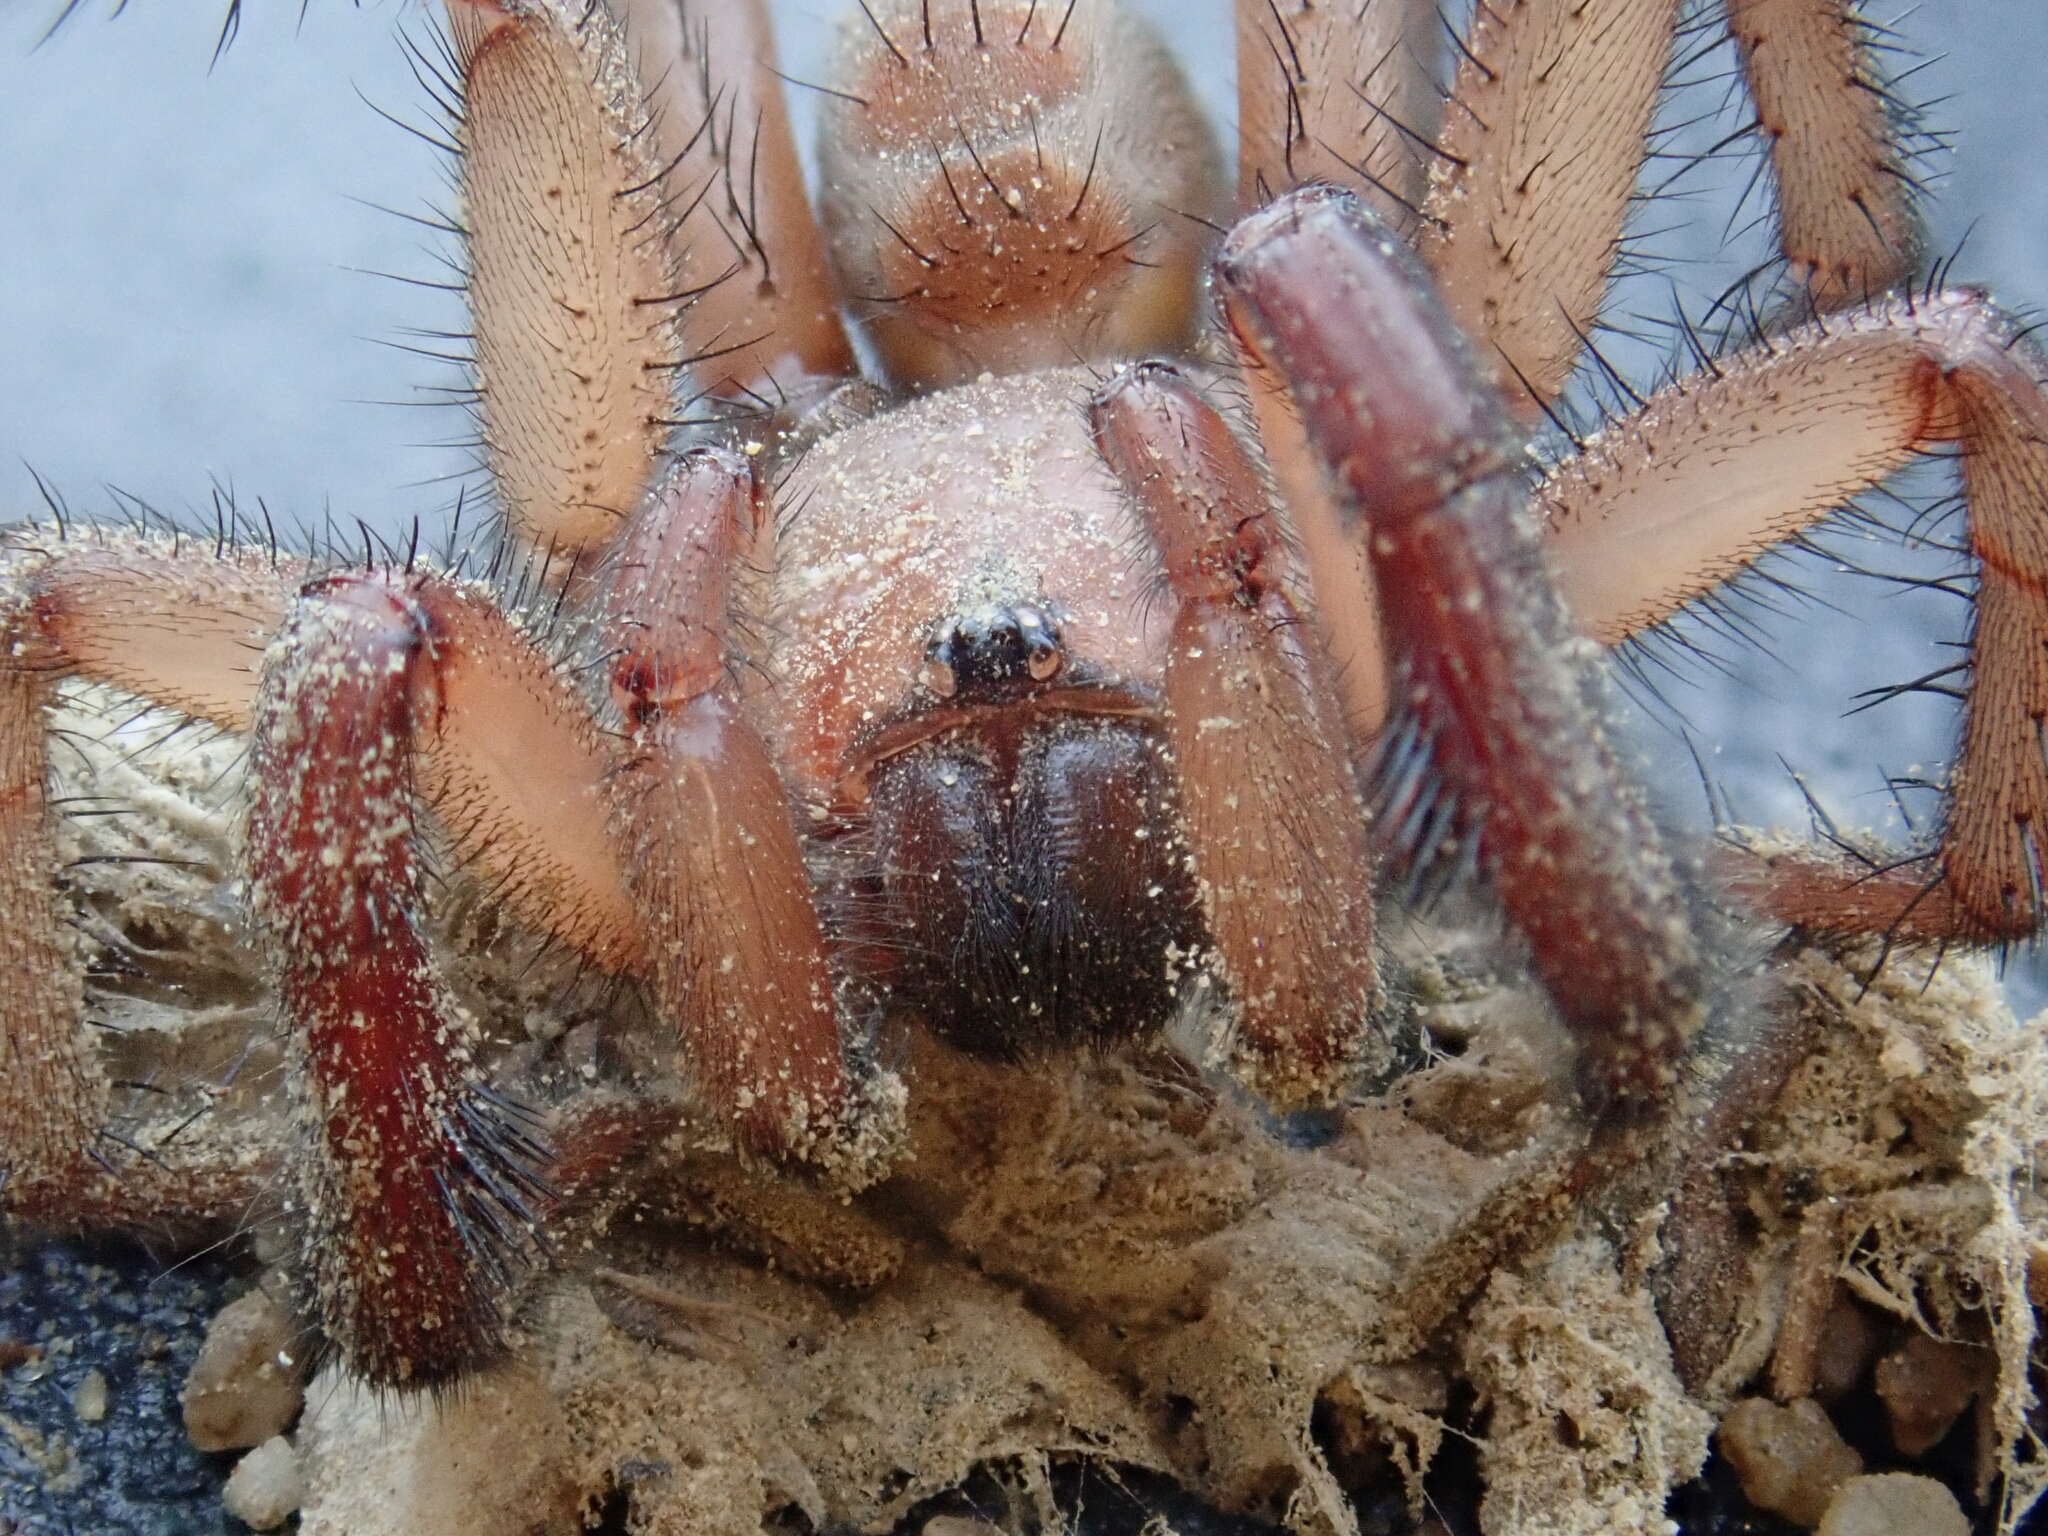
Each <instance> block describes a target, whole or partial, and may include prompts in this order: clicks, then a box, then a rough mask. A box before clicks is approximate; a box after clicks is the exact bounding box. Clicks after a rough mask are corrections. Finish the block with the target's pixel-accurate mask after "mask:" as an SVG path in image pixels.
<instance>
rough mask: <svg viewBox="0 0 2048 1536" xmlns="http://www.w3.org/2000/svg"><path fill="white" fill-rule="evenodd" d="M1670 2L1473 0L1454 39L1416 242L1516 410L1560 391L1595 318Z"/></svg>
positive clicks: (1646, 123)
mask: <svg viewBox="0 0 2048 1536" xmlns="http://www.w3.org/2000/svg"><path fill="white" fill-rule="evenodd" d="M1677 12H1678V6H1677V0H1516V3H1513V4H1508V5H1480V6H1479V7H1478V8H1477V9H1476V11H1475V12H1474V15H1473V20H1472V26H1471V29H1470V31H1469V32H1468V33H1467V35H1466V36H1465V38H1464V40H1463V42H1462V44H1461V45H1460V50H1459V52H1460V63H1459V68H1458V72H1457V79H1456V82H1455V84H1454V86H1453V87H1452V94H1451V101H1450V104H1449V107H1448V109H1447V110H1446V113H1445V119H1444V132H1443V137H1442V140H1441V142H1440V143H1439V145H1438V155H1439V160H1438V163H1437V168H1436V174H1435V175H1434V177H1433V178H1432V181H1431V185H1430V191H1429V197H1428V200H1427V202H1426V203H1425V204H1424V207H1423V227H1422V234H1421V240H1420V243H1419V247H1418V249H1419V250H1420V252H1421V255H1422V258H1423V261H1424V262H1425V263H1426V264H1427V265H1428V267H1429V269H1430V270H1431V272H1432V273H1434V274H1435V277H1436V283H1437V290H1438V292H1440V293H1441V294H1442V295H1443V298H1444V302H1445V304H1446V305H1448V306H1449V308H1450V311H1451V315H1452V317H1453V318H1454V319H1456V320H1457V322H1458V323H1459V324H1460V326H1462V327H1463V329H1464V331H1465V333H1466V334H1467V335H1468V336H1471V337H1473V338H1475V340H1476V341H1477V343H1478V345H1479V348H1480V351H1481V354H1482V356H1481V359H1480V364H1481V366H1482V368H1484V369H1486V370H1488V371H1489V372H1492V373H1494V375H1495V378H1496V382H1497V383H1499V384H1501V385H1502V387H1503V392H1504V393H1505V394H1506V395H1507V396H1508V399H1509V403H1510V406H1511V408H1512V409H1513V410H1514V411H1515V412H1516V413H1517V414H1518V415H1520V416H1521V417H1522V419H1523V420H1524V421H1528V420H1531V419H1534V418H1535V417H1536V415H1537V414H1538V412H1539V411H1540V410H1541V408H1542V406H1543V405H1544V404H1546V403H1548V402H1549V401H1551V400H1553V399H1555V398H1556V396H1557V395H1558V393H1559V392H1560V391H1561V390H1562V389H1563V388H1564V385H1565V381H1566V380H1567V379H1568V378H1569V377H1570V375H1571V372H1572V370H1573V368H1574V367H1575V366H1576V365H1577V363H1578V359H1579V354H1580V352H1581V350H1582V349H1583V346H1584V338H1585V337H1586V335H1587V334H1588V333H1589V332H1590V330H1591V328H1592V326H1593V324H1594V322H1595V320H1596V319H1597V317H1598V315H1599V312H1600V306H1601V303H1602V300H1603V299H1604V298H1605V296H1606V293H1607V282H1608V276H1609V273H1610V271H1611V270H1612V268H1613V266H1614V262H1615V254H1616V251H1617V250H1618V249H1619V246H1620V242H1621V237H1622V229H1623V225H1624V223H1625V221H1626V219H1627V216H1628V210H1629V204H1630V201H1631V199H1632V197H1633V195H1634V193H1635V190H1636V177H1637V173H1638V170H1639V168H1640V166H1641V164H1642V158H1643V149H1644V145H1645V144H1646V143H1648V142H1649V130H1650V124H1651V119H1652V115H1653V113H1654V111H1655V108H1656V103H1657V93H1658V87H1659V85H1660V84H1661V82H1662V80H1663V77H1664V68H1665V63H1666V60H1667V59H1668V57H1669V55H1670V52H1671V37H1672V29H1673V27H1674V25H1675V24H1676V21H1677ZM1517 381H1519V382H1520V383H1521V385H1522V387H1521V388H1519V389H1517V388H1515V387H1514V386H1515V384H1516V382H1517Z"/></svg>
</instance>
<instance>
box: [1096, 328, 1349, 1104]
mask: <svg viewBox="0 0 2048 1536" xmlns="http://www.w3.org/2000/svg"><path fill="white" fill-rule="evenodd" d="M1092 409H1093V418H1094V426H1095V436H1096V441H1097V443H1098V444H1099V446H1100V447H1101V449H1102V454H1103V457H1104V458H1105V459H1106V460H1108V462H1109V465H1110V467H1111V469H1112V470H1113V471H1114V472H1115V473H1116V475H1117V477H1118V479H1119V480H1121V481H1122V483H1123V486H1124V490H1125V493H1126V494H1127V495H1128V496H1129V497H1130V498H1131V500H1132V501H1133V502H1134V503H1135V504H1136V505H1137V506H1138V508H1139V509H1140V510H1141V511H1142V513H1143V515H1144V518H1145V521H1146V524H1147V526H1148V527H1149V528H1150V530H1151V533H1152V537H1153V540H1154V542H1155V543H1156V544H1157V545H1158V546H1159V550H1160V555H1161V558H1162V560H1163V562H1164V564H1165V568H1166V573H1167V579H1168V580H1169V582H1171V584H1172V587H1173V591H1174V595H1175V597H1176V598H1177V599H1178V600H1179V603H1180V614H1179V618H1178V620H1177V622H1176V624H1175V626H1174V633H1173V649H1172V652H1171V654H1170V655H1169V657H1168V659H1167V664H1166V703H1167V730H1168V734H1169V738H1170V740H1171V742H1172V745H1173V754H1174V760H1175V762H1176V764H1177V766H1178V768H1179V773H1180V781H1181V795H1180V800H1181V814H1182V821H1183V824H1184V826H1185V828H1186V836H1187V840H1188V846H1189V849H1190V850H1191V852H1192V853H1193V856H1194V865H1195V872H1196V875H1197V878H1198V880H1199V882H1200V889H1201V899H1202V910H1203V916H1204V918H1205V919H1206V921H1207V924H1208V929H1209V935H1210V939H1211V941H1212V943H1213V944H1214V945H1215V948H1216V954H1217V958H1218V960H1219V961H1220V967H1219V968H1220V970H1221V971H1222V973H1223V976H1224V979H1225V980H1226V981H1227V983H1228V984H1229V987H1230V991H1231V996H1232V999H1233V1002H1234V1003H1235V1006H1236V1008H1237V1023H1236V1029H1235V1040H1234V1048H1233V1050H1232V1052H1231V1057H1230V1060H1229V1062H1228V1065H1229V1066H1230V1067H1231V1068H1232V1069H1233V1070H1234V1071H1235V1072H1236V1073H1237V1075H1238V1076H1240V1077H1241V1078H1242V1079H1244V1081H1245V1082H1246V1084H1247V1085H1248V1086H1249V1087H1251V1088H1252V1089H1253V1090H1255V1091H1256V1092H1258V1093H1259V1094H1261V1095H1262V1096H1263V1097H1265V1098H1266V1099H1267V1100H1268V1101H1270V1102H1272V1103H1273V1104H1275V1105H1276V1106H1279V1107H1284V1108H1293V1107H1296V1106H1298V1105H1301V1104H1305V1103H1311V1102H1328V1101H1329V1100H1330V1099H1331V1098H1333V1097H1335V1096H1336V1095H1337V1094H1339V1093H1341V1092H1342V1090H1343V1088H1344V1086H1345V1084H1346V1082H1347V1081H1348V1079H1349V1078H1350V1076H1351V1075H1352V1073H1353V1071H1354V1070H1355V1068H1356V1067H1357V1065H1358V1057H1359V1053H1360V1046H1361V1042H1362V1040H1363V1037H1364V1034H1365V1030H1366V1027H1367V1023H1368V1019H1369V1015H1370V1012H1371V1009H1372V1005H1373V1003H1374V1001H1375V999H1376V992H1377V977H1376V973H1375V968H1374V955H1373V923H1372V906H1373V867H1372V854H1371V849H1370V846H1369V843H1368V839H1367V833H1366V818H1365V809H1364V806H1363V805H1362V804H1361V803H1360V802H1359V798H1358V795H1357V792H1356V790H1355V788H1354V786H1353V782H1352V770H1351V753H1350V744H1349V740H1348V738H1347V736H1346V734H1345V731H1344V728H1343V724H1342V719H1341V711H1340V707H1339V705H1338V702H1337V699H1336V696H1335V694H1334V693H1333V692H1332V691H1331V689H1330V688H1329V686H1328V683H1327V680H1326V679H1325V677H1324V676H1323V668H1322V666H1321V664H1320V659H1319V658H1318V657H1316V656H1315V655H1314V654H1313V651H1312V648H1311V647H1310V646H1309V645H1308V644H1305V643H1304V640H1303V630H1302V628H1301V626H1300V624H1299V622H1298V616H1297V615H1296V613H1295V610H1294V605H1293V603H1292V602H1291V601H1290V600H1289V598H1288V596H1287V594H1286V592H1285V591H1284V590H1283V588H1282V586H1281V585H1280V574H1279V571H1278V569H1277V567H1278V566H1279V564H1280V563H1281V561H1280V551H1279V548H1278V545H1277V535H1276V533H1275V531H1274V529H1273V527H1272V524H1271V521H1270V519H1269V518H1268V517H1267V515H1266V501H1265V488H1264V486H1263V485H1262V484H1261V483H1260V480H1259V477H1258V474H1257V471H1256V470H1255V469H1254V468H1253V466H1252V464H1251V462H1250V460H1249V459H1248V458H1247V457H1246V455H1245V453H1244V450H1243V449H1242V448H1241V447H1240V446H1239V445H1238V443H1237V440H1236V439H1235V438H1234V437H1233V436H1232V435H1231V432H1230V429H1229V427H1228V426H1226V425H1225V424H1224V422H1223V420H1222V418H1221V417H1219V416H1218V415H1217V414H1216V412H1215V411H1214V410H1213V409H1211V408H1210V407H1209V406H1208V405H1206V404H1205V403H1204V402H1203V401H1202V399H1201V397H1200V396H1199V395H1197V394H1196V393H1195V391H1194V390H1192V389H1191V388H1189V387H1188V385H1187V384H1186V383H1185V382H1184V381H1183V380H1182V379H1181V378H1180V376H1179V375H1178V374H1176V373H1174V372H1173V371H1172V370H1171V369H1169V368H1167V367H1165V366H1163V365H1159V364H1147V365H1144V366H1141V367H1138V368H1135V369H1130V370H1127V371H1125V372H1124V373H1122V374H1120V375H1119V376H1118V377H1117V378H1116V379H1114V380H1113V381H1112V382H1111V383H1110V384H1109V385H1108V386H1107V387H1105V388H1104V389H1103V390H1102V392H1101V393H1099V394H1098V395H1097V396H1096V397H1095V401H1094V404H1093V407H1092Z"/></svg>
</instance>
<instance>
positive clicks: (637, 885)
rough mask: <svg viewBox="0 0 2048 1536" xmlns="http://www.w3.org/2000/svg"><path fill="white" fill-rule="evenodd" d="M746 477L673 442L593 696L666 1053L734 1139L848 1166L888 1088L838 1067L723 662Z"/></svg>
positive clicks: (780, 826)
mask: <svg viewBox="0 0 2048 1536" xmlns="http://www.w3.org/2000/svg"><path fill="white" fill-rule="evenodd" d="M753 497H754V483H753V478H752V475H751V473H750V471H749V470H748V468H747V466H746V464H745V462H744V461H743V460H741V459H739V458H737V457H736V456H734V455H732V454H730V453H726V452H724V451H714V450H700V451H698V452H694V453H691V454H688V455H686V456H685V457H684V458H683V459H682V460H681V462H680V463H679V464H678V465H677V466H676V468H675V470H674V471H673V472H672V473H671V475H670V476H669V477H668V479H667V480H666V481H665V482H664V483H663V485H662V486H661V487H660V488H659V489H658V490H657V491H656V493H655V495H654V496H653V497H651V498H650V500H649V502H648V505H647V507H646V509H645V510H644V511H643V512H642V513H641V515H640V516H639V517H638V518H636V519H635V520H634V521H633V522H632V523H631V524H630V525H628V527H627V529H626V531H625V532H624V533H623V534H622V535H621V536H620V540H619V543H618V546H617V547H616V548H615V549H614V550H613V552H612V554H611V557H610V560H609V563H608V566H607V569H606V572H605V580H606V584H607V586H608V595H607V613H606V618H605V620H604V632H605V639H606V642H607V648H608V649H609V650H610V651H611V652H612V655H613V660H612V696H613V698H614V700H615V701H616V702H617V704H618V706H619V708H620V710H621V711H622V712H623V714H624V715H625V717H626V724H627V728H628V730H629V731H630V733H631V739H632V743H633V749H634V750H633V754H632V757H631V759H630V760H629V761H628V763H627V764H626V765H625V767H624V768H623V769H622V770H621V771H620V773H619V775H618V776H617V779H616V780H615V789H616V803H617V806H618V811H617V814H616V816H615V818H614V823H613V825H614V828H615V831H616V835H617V837H618V839H619V842H620V846H621V847H622V848H624V849H625V850H626V852H625V863H626V868H627V870H628V872H629V875H628V877H629V879H630V881H631V883H632V888H633V895H634V899H635V901H636V902H637V903H638V905H639V909H640V912H641V916H642V920H643V923H644V925H645V932H646V934H647V953H648V964H649V966H650V968H651V970H652V974H653V980H654V985H655V989H656V992H657V994H658V996H659V998H660V1001H661V1003H662V1006H663V1009H664V1012H665V1013H666V1014H667V1015H668V1016H669V1017H670V1018H672V1019H674V1020H676V1021H677V1023H678V1024H679V1026H680V1027H681V1029H682V1034H683V1040H682V1052H683V1059H684V1062H685V1064H686V1065H687V1067H688V1068H689V1069H691V1070H692V1071H693V1072H694V1074H695V1075H696V1077H697V1079H698V1081H699V1084H700V1086H701V1088H702V1089H703V1091H704V1093H705V1095H706V1097H707V1098H708V1099H709V1100H710V1102H711V1104H712V1105H713V1107H714V1108H715V1109H716V1110H717V1111H718V1112H719V1113H720V1114H721V1115H722V1116H724V1117H725V1118H726V1119H728V1120H729V1122H730V1123H731V1124H732V1126H733V1127H734V1130H735V1132H736V1133H737V1135H738V1137H739V1140H740V1143H741V1145H742V1146H743V1147H745V1148H746V1149H747V1150H748V1151H751V1152H755V1153H759V1154H764V1155H769V1156H773V1157H776V1158H779V1159H784V1160H788V1161H793V1162H798V1163H803V1164H808V1165H810V1166H812V1167H814V1168H816V1169H818V1170H820V1171H822V1172H824V1173H825V1174H826V1175H827V1176H828V1177H830V1178H832V1179H834V1180H835V1181H837V1182H840V1183H845V1184H855V1185H858V1184H863V1183H866V1182H868V1181H869V1180H870V1179H872V1178H873V1177H874V1175H875V1173H876V1171H877V1170H878V1169H879V1168H880V1167H881V1165H882V1163H883V1161H884V1159H885V1154H886V1152H887V1150H888V1146H889V1144H890V1142H891V1141H892V1139H893V1137H894V1134H895V1127H896V1124H897V1121H898V1119H899V1118H900V1106H899V1105H897V1104H896V1100H897V1099H898V1098H900V1089H899V1088H898V1086H897V1084H896V1081H895V1079H894V1078H893V1077H890V1076H888V1075H887V1074H881V1073H878V1074H876V1075H875V1076H874V1078H873V1079H872V1080H871V1081H870V1082H868V1083H865V1084H863V1083H859V1082H857V1081H856V1080H855V1079H854V1078H853V1076H852V1075H851V1073H850V1071H849V1067H848V1062H847V1052H846V1042H845V1041H843V1040H842V1039H841V1035H840V1028H839V1007H838V1002H837V998H836V997H835V989H834V978H833V974H832V968H831V966H830V964H829V963H828V960H827V955H826V949H825V939H824V935H823V933H822V931H821V929H820V926H819V922H818V914H817V911H816V908H815V907H814V905H813V903H812V897H811V886H810V881H809V879H808V878H807V876H806V873H805V870H804V862H803V854H802V850H801V848H800V847H799V846H798V843H797V838H796V832H795V828H794V825H793V823H792V822H791V819H790V808H789V803H788V800H787V798H786V796H785V795H784V792H783V788H782V781H781V779H780V777H779V776H778V775H777V773H776V770H775V764H774V760H773V759H772V758H771V757H770V755H769V752H768V747H767V744H766V743H765V742H764V741H763V740H762V738H761V736H760V734H759V733H758V732H757V731H756V730H755V729H754V728H753V726H752V725H750V724H749V723H748V722H747V721H745V720H744V719H742V718H741V716H740V713H739V711H738V708H737V707H736V703H735V700H734V690H733V689H732V687H731V686H730V682H729V678H728V675H727V670H726V636H727V617H726V608H727V601H728V592H729V589H730V581H731V573H732V570H733V567H734V565H735V563H736V562H737V560H738V559H739V558H740V554H741V551H742V550H743V549H744V548H745V547H746V545H747V543H748V541H749V540H751V538H752V537H753V534H754V531H755V530H754V528H753V523H754V520H755V507H754V499H753Z"/></svg>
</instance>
